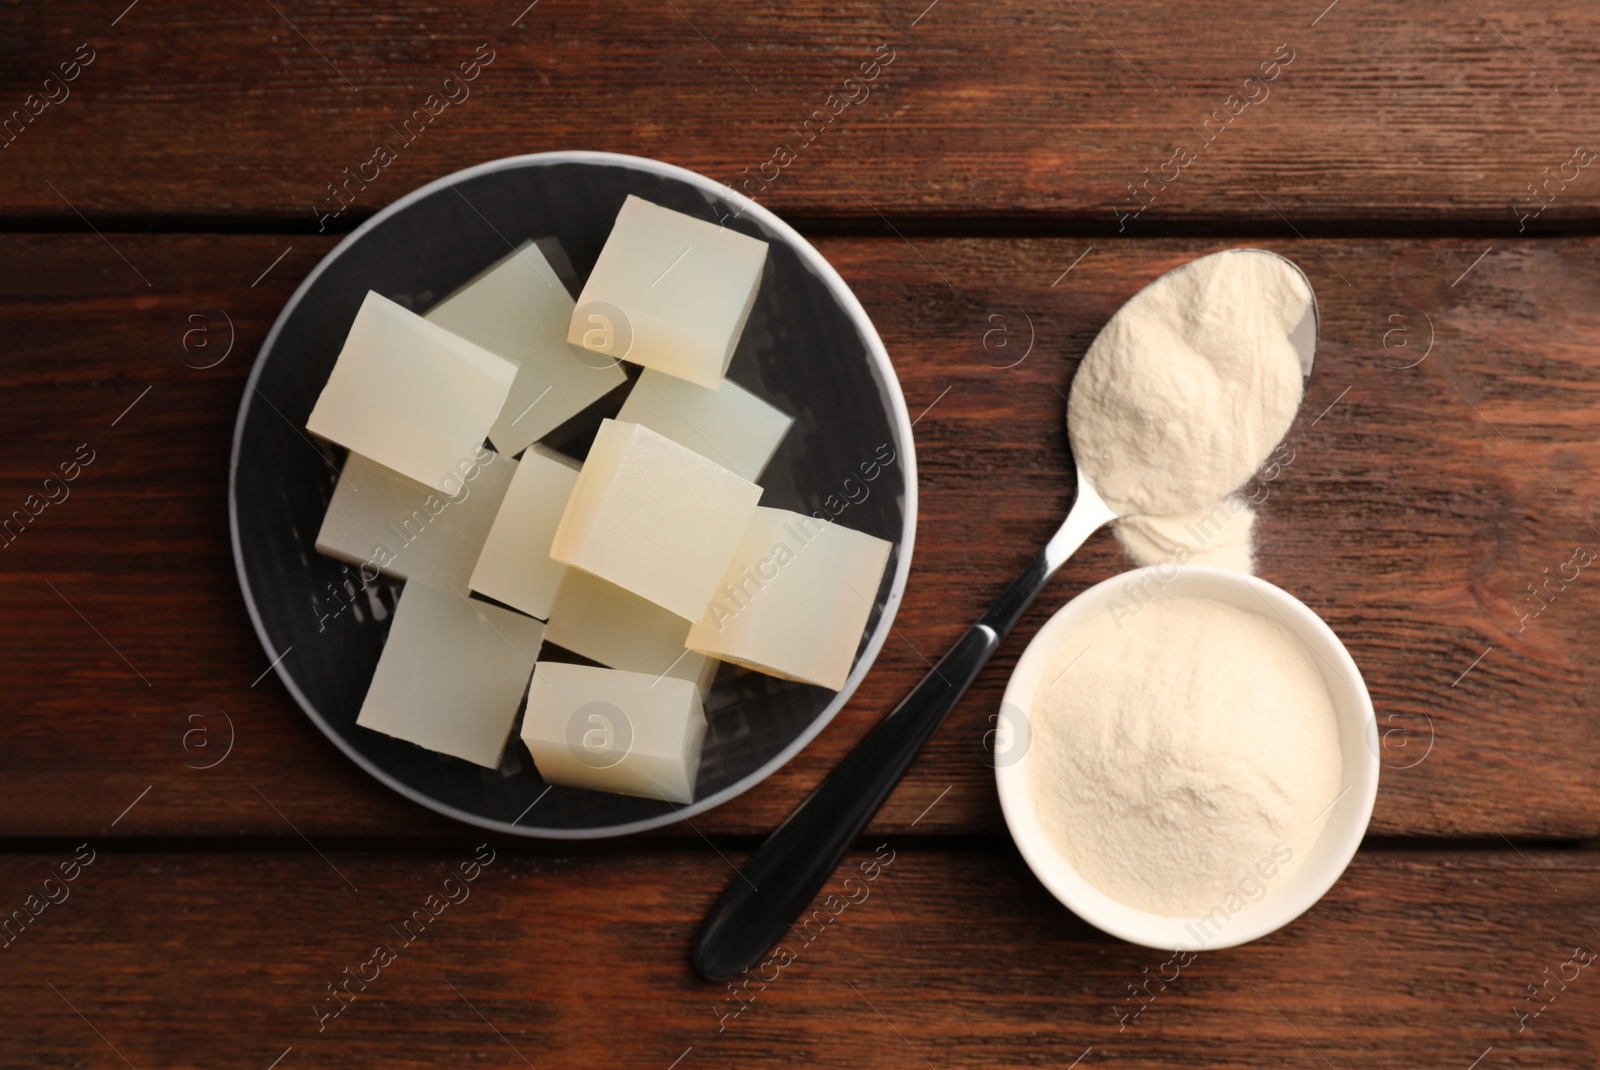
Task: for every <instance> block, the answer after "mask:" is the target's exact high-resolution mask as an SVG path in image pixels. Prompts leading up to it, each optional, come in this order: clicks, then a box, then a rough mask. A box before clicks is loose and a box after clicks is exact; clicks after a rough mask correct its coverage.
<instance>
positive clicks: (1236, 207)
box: [0, 0, 1600, 236]
mask: <svg viewBox="0 0 1600 1070" xmlns="http://www.w3.org/2000/svg"><path fill="white" fill-rule="evenodd" d="M520 6H521V5H519V4H516V3H498V2H497V3H493V4H490V3H487V2H483V0H479V2H476V3H471V4H441V3H437V2H430V0H402V2H399V3H395V4H388V5H385V6H384V8H383V10H382V11H381V12H378V13H374V12H373V11H372V10H371V9H370V7H369V6H368V5H364V4H358V3H353V2H348V0H347V2H344V3H337V4H335V3H322V4H307V3H298V4H288V5H282V4H280V5H276V7H274V5H267V4H254V5H223V6H220V7H219V6H217V5H214V4H205V3H201V2H200V0H183V2H176V0H174V2H164V3H161V4H144V5H139V6H137V7H135V8H133V9H132V10H131V11H128V12H126V13H123V14H121V15H120V16H119V15H117V14H116V12H112V11H110V10H109V9H108V8H107V6H106V5H104V4H91V3H87V2H83V0H75V2H72V3H58V4H51V5H49V6H48V7H45V6H43V5H6V7H5V9H4V11H3V12H0V71H3V72H4V74H3V75H0V80H3V84H4V88H5V93H4V97H3V98H0V104H3V107H4V109H5V111H4V112H3V113H0V114H3V116H4V117H9V116H10V115H11V114H12V111H13V110H16V111H17V118H16V119H15V120H13V123H14V128H13V129H10V130H8V131H7V133H6V134H5V136H4V137H3V138H0V141H5V142H6V143H7V147H6V148H4V149H3V150H0V152H3V154H4V160H5V167H4V168H3V169H0V205H3V206H4V208H3V213H4V215H7V216H11V217H14V218H17V217H21V218H30V219H39V218H49V219H54V220H60V221H63V222H64V223H70V224H71V225H73V226H77V225H79V221H78V217H77V214H76V213H77V212H78V211H82V212H84V213H86V214H88V215H90V216H91V217H98V218H101V219H102V220H105V219H119V218H120V219H127V218H131V217H139V216H145V215H148V214H152V213H154V214H159V215H163V216H167V217H182V218H186V219H192V218H199V219H238V218H241V217H244V216H262V217H272V218H274V219H277V220H281V221H284V222H286V223H288V224H292V225H295V226H298V227H301V228H312V227H314V226H315V225H316V221H317V219H318V217H319V215H320V214H322V213H324V212H326V211H329V210H332V209H333V208H335V207H336V205H337V202H335V201H333V200H330V197H331V193H330V185H338V184H340V183H343V182H346V181H349V180H350V177H349V176H351V175H355V176H357V178H356V180H354V181H353V182H352V184H351V185H350V186H349V191H350V192H349V194H348V196H347V197H345V198H344V199H345V200H348V201H351V202H352V206H351V207H350V209H349V211H348V214H347V215H346V217H345V218H344V220H343V221H342V222H341V223H340V225H348V224H349V222H350V221H352V220H354V219H357V218H359V217H361V216H363V215H365V214H367V213H370V212H371V211H372V210H374V209H376V208H377V207H379V206H381V205H383V204H386V203H388V202H389V201H392V200H394V199H395V198H396V197H398V196H399V195H400V194H401V193H403V192H405V191H406V190H409V189H411V188H413V187H415V186H417V185H420V184H421V183H423V182H425V181H428V180H431V179H433V178H436V177H438V176H440V175H443V174H446V173H448V172H450V171H453V170H456V169H458V168H461V167H464V166H467V165H470V164H473V163H477V162H479V161H482V160H489V159H494V158H496V157H501V156H509V155H515V154H518V153H524V152H532V151H541V150H550V149H569V148H587V149H602V150H611V151H618V152H627V153H634V154H638V155H643V156H651V157H656V158H660V159H664V160H667V161H670V162H672V163H677V164H682V165H684V166H687V167H691V168H694V169H696V170H699V171H702V172H704V173H706V174H709V175H711V176H713V177H715V178H716V179H717V180H719V181H728V182H741V183H742V182H744V181H746V180H747V178H749V176H755V177H754V178H753V179H750V181H751V186H750V190H751V191H752V192H754V193H756V194H758V195H760V196H761V197H762V199H763V200H766V201H768V202H770V203H771V204H773V205H775V206H776V207H778V208H779V209H780V210H782V211H784V212H788V213H803V214H806V215H809V216H825V217H843V218H847V219H852V220H857V221H870V222H871V223H872V225H874V226H877V225H878V222H877V219H876V211H879V210H881V211H884V212H887V213H889V214H891V215H896V216H917V215H920V216H931V217H940V218H948V217H955V216H980V217H984V218H989V219H994V218H1002V217H1003V218H1011V219H1015V220H1022V221H1040V220H1053V221H1056V222H1058V223H1060V224H1062V225H1068V226H1072V227H1077V228H1092V229H1094V230H1095V231H1097V232H1100V233H1111V232H1115V231H1117V230H1119V228H1121V227H1128V228H1132V232H1138V231H1139V229H1140V228H1159V227H1160V226H1162V225H1163V223H1167V224H1173V223H1193V222H1197V221H1198V222H1205V221H1212V222H1216V221H1233V222H1239V221H1249V222H1251V223H1253V224H1254V225H1257V226H1260V227H1263V228H1266V229H1267V232H1268V233H1274V234H1285V235H1287V234H1288V233H1289V230H1288V228H1287V227H1286V226H1285V225H1284V223H1283V219H1282V216H1284V215H1286V216H1288V217H1290V218H1293V219H1295V220H1296V221H1297V223H1299V224H1300V225H1302V226H1304V225H1307V224H1313V223H1315V224H1324V223H1325V224H1329V225H1332V224H1335V223H1337V222H1338V221H1342V220H1346V219H1350V218H1353V217H1356V218H1361V219H1364V220H1367V221H1369V222H1381V221H1392V220H1412V221H1440V220H1452V221H1455V222H1458V223H1459V222H1461V221H1474V222H1475V223H1476V224H1477V225H1478V226H1480V227H1482V228H1485V229H1488V230H1492V231H1493V233H1495V234H1502V235H1506V236H1511V235H1514V234H1517V233H1519V232H1520V228H1521V227H1522V226H1523V225H1524V223H1523V222H1521V221H1520V219H1521V217H1524V216H1535V215H1536V216H1537V218H1535V219H1534V220H1533V221H1532V223H1531V226H1533V227H1535V228H1541V229H1542V228H1557V229H1563V228H1572V227H1588V228H1592V227H1593V225H1594V223H1595V221H1596V218H1597V209H1600V181H1597V180H1596V178H1595V177H1594V173H1593V171H1592V168H1589V167H1587V166H1586V163H1585V161H1590V162H1592V161H1593V159H1594V156H1593V154H1592V150H1593V149H1594V148H1595V138H1596V136H1597V135H1596V134H1595V133H1594V131H1593V129H1592V127H1591V126H1590V125H1589V124H1588V121H1587V120H1586V118H1585V116H1586V115H1588V114H1589V113H1590V112H1592V111H1593V105H1594V93H1595V86H1596V85H1597V84H1600V78H1597V76H1600V12H1597V11H1596V10H1595V8H1594V6H1593V5H1592V4H1587V3H1583V2H1581V0H1542V2H1538V3H1532V4H1523V5H1506V4H1499V5H1488V6H1484V5H1472V4H1466V5H1452V6H1449V7H1447V8H1444V9H1438V8H1435V7H1431V6H1429V7H1423V6H1416V5H1390V6H1387V7H1373V6H1371V5H1367V6H1359V5H1350V4H1345V5H1343V6H1342V7H1340V6H1335V5H1329V9H1328V10H1326V11H1324V12H1322V13H1321V14H1318V12H1317V11H1316V10H1313V8H1320V7H1321V6H1322V5H1319V4H1311V5H1307V4H1304V3H1299V2H1295V0H1268V2H1266V3H1262V4H1252V5H1249V6H1248V7H1245V6H1240V5H1236V4H1228V3H1221V2H1217V0H1209V2H1204V3H1191V4H1183V5H1178V6H1172V5H1168V4H1164V3H1159V2H1157V0H1144V2H1142V3H1136V4H1123V5H1110V4H1104V3H1088V4H1077V5H1068V6H1066V7H1065V8H1063V7H1061V6H1056V5H1038V4H1032V3H1027V2H1023V0H1009V2H1002V3H989V4H938V5H936V6H935V5H929V4H927V3H926V0H908V2H904V3H894V4H882V3H856V4H847V5H843V6H841V5H838V4H823V3H820V2H817V0H803V2H801V3H797V4H785V5H782V6H781V7H776V8H766V9H763V8H761V7H751V6H740V5H732V4H679V5H676V10H675V9H674V7H673V6H670V5H662V4H658V3H654V2H653V0H625V2H623V3H620V4H607V5H596V4H587V3H580V2H578V0H543V2H542V3H540V4H538V6H537V8H536V9H533V8H530V9H529V10H528V11H526V12H524V13H523V14H522V15H521V16H520V17H519V16H517V15H516V12H515V11H514V10H513V9H515V8H517V7H520ZM514 17H515V18H517V22H516V24H515V25H514V26H513V25H512V24H511V20H512V19H513V18H514ZM114 20H115V21H114ZM81 44H86V45H87V46H88V48H89V51H85V52H84V53H83V55H84V56H91V55H92V56H93V61H92V62H91V63H90V64H89V66H87V67H81V64H80V68H81V69H80V70H79V71H78V73H77V77H76V78H75V80H73V81H71V82H67V83H65V84H62V83H59V82H56V83H51V84H49V85H47V84H46V79H47V78H49V77H50V76H51V75H52V74H55V73H57V68H58V66H59V65H60V64H68V65H69V67H68V70H69V71H70V70H72V68H71V66H70V64H72V63H74V62H77V61H76V60H74V55H75V51H76V50H77V49H78V46H79V45H81ZM480 45H483V46H485V49H486V50H485V51H484V52H482V53H481V55H483V56H485V57H489V56H492V57H493V59H492V61H491V62H489V64H488V66H487V67H484V66H482V65H481V63H480V66H479V67H478V68H477V70H478V73H477V75H476V77H475V78H474V79H473V80H472V81H471V82H470V83H468V84H466V85H453V86H452V87H450V88H448V90H447V87H446V85H445V78H446V77H447V76H449V75H451V74H453V73H457V72H458V67H459V66H460V65H461V64H463V63H467V64H469V65H470V64H471V63H474V62H478V61H477V60H475V59H474V57H475V56H476V55H479V54H480V53H479V52H478V51H477V50H478V49H479V46H480ZM880 45H882V46H886V50H885V51H883V52H878V51H877V50H878V48H879V46H880ZM880 56H881V57H882V59H883V60H885V61H888V62H887V65H886V66H884V65H882V64H881V63H880V66H879V67H877V68H873V67H871V66H870V64H872V63H874V62H877V60H876V59H875V57H880ZM1279 57H1281V58H1279ZM863 64H868V65H869V66H868V67H867V68H866V69H867V71H869V72H875V77H874V78H873V80H872V81H870V82H868V83H865V84H862V83H856V82H848V81H847V80H848V79H850V78H851V76H852V75H859V74H860V73H861V70H862V65H863ZM471 69H472V68H471V67H470V66H469V70H471ZM1263 73H1269V74H1271V75H1272V77H1271V78H1270V79H1269V80H1265V81H1262V80H1260V77H1261V75H1262V74H1263ZM1252 76H1254V77H1256V78H1257V79H1258V80H1256V81H1248V80H1249V79H1251V78H1252ZM52 94H53V95H54V96H55V97H57V98H60V99H61V102H60V103H58V104H49V103H47V101H48V99H49V97H50V95H52ZM65 94H70V95H65ZM30 95H31V97H32V100H31V103H30ZM430 95H432V96H433V102H432V103H431V104H430V103H429V98H430ZM830 96H831V97H832V103H831V104H830V103H829V100H830ZM449 97H453V98H454V99H456V101H457V103H454V104H448V105H446V102H447V100H448V98H449ZM851 99H854V100H856V101H857V103H854V104H849V103H846V101H848V100H851ZM1251 101H1254V102H1253V103H1252V102H1251ZM427 108H431V109H432V110H434V111H437V113H438V114H437V115H434V116H430V115H429V114H428V112H427V110H426V109H427ZM419 109H423V110H424V120H425V121H421V122H418V123H416V124H415V125H414V127H413V129H412V130H411V131H403V130H402V128H403V126H404V124H405V122H406V120H407V119H408V118H409V117H411V116H413V115H414V114H416V113H417V112H418V110H419ZM819 109H821V110H822V112H823V116H824V118H825V119H826V120H827V121H826V122H823V121H814V123H813V126H812V128H810V129H809V130H807V129H805V128H804V127H803V124H804V123H805V122H806V121H807V120H808V118H809V117H810V116H811V115H812V114H813V113H814V112H816V111H817V110H819ZM30 111H37V112H38V114H37V115H36V116H31V115H30ZM834 113H837V114H836V115H835V114H834ZM1208 119H1210V124H1211V125H1210V126H1207V120H1208ZM416 130H420V131H421V133H420V134H419V133H416V132H415V131H416ZM380 147H383V148H385V149H387V150H388V155H385V154H381V153H379V152H378V150H379V148H380ZM780 148H783V149H787V155H785V154H782V153H779V152H778V151H777V150H779V149H780ZM1579 149H1584V150H1589V151H1588V154H1584V153H1579V152H1578V150H1579ZM1180 150H1183V151H1187V152H1188V153H1191V154H1192V155H1191V156H1185V155H1183V151H1180ZM1575 153H1577V155H1575ZM390 155H392V157H393V160H392V162H388V159H389V156H390ZM363 167H365V170H364V171H363ZM1563 167H1565V172H1563ZM1563 173H1565V175H1566V177H1565V178H1563ZM363 175H364V176H365V180H364V181H363V180H362V176H363ZM763 175H765V176H766V177H765V180H763V179H762V176H763ZM1147 181H1149V182H1150V183H1151V184H1149V185H1145V183H1146V182H1147ZM1545 182H1548V183H1549V184H1548V185H1543V183H1545ZM1536 184H1538V185H1536ZM1135 186H1137V187H1138V190H1137V192H1135V190H1134V187H1135ZM1535 193H1537V194H1538V197H1539V199H1538V200H1535V199H1534V196H1535ZM1546 204H1547V205H1548V207H1547V208H1544V207H1540V205H1546ZM1141 205H1145V206H1147V207H1141ZM1518 205H1521V206H1522V207H1521V208H1519V207H1517V206H1518ZM1133 213H1140V214H1138V215H1137V218H1136V219H1123V217H1127V216H1130V214H1133ZM1280 213H1281V215H1280ZM1119 220H1120V222H1119Z"/></svg>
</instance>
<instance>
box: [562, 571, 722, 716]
mask: <svg viewBox="0 0 1600 1070" xmlns="http://www.w3.org/2000/svg"><path fill="white" fill-rule="evenodd" d="M549 621H550V623H549V624H548V625H547V626H546V627H545V632H544V637H545V640H546V641H547V642H551V643H554V644H555V645H556V646H559V647H562V648H564V649H566V650H570V651H572V652H573V653H574V654H582V655H583V656H584V657H586V658H588V659H590V660H591V661H598V662H599V663H600V664H602V665H605V666H608V667H609V668H613V669H624V670H626V671H628V672H642V673H649V674H650V676H652V677H656V676H662V675H666V676H673V677H676V678H678V679H680V680H690V681H693V683H694V685H695V686H696V687H698V688H699V689H700V694H701V696H702V697H703V696H704V695H705V693H706V689H707V688H709V687H710V686H711V678H712V677H713V676H715V675H716V672H717V660H716V659H715V658H710V657H707V656H706V655H704V654H699V653H696V652H695V651H693V650H690V649H689V648H688V647H687V646H685V645H684V643H685V640H687V639H688V637H689V622H688V621H686V620H684V619H683V618H682V617H680V616H678V615H677V614H676V613H672V612H670V611H668V610H665V609H662V608H661V607H660V606H658V605H656V604H655V603H654V602H649V601H646V600H645V599H643V598H640V597H639V596H638V595H636V594H629V593H628V592H627V591H624V590H623V589H622V588H621V587H618V586H617V585H616V584H614V583H607V582H606V581H605V580H603V579H601V578H600V577H598V576H591V575H589V573H587V572H583V571H581V570H579V569H575V568H569V569H566V570H565V575H563V576H562V577H561V584H560V586H559V587H557V588H556V596H555V602H554V604H553V605H552V606H551V607H550V618H549Z"/></svg>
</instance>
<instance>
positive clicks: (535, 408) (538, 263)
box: [425, 242, 627, 456]
mask: <svg viewBox="0 0 1600 1070" xmlns="http://www.w3.org/2000/svg"><path fill="white" fill-rule="evenodd" d="M572 309H573V303H572V295H571V294H569V293H568V292H567V288H566V286H564V285H563V284H562V282H561V280H560V279H559V278H558V277H557V275H556V271H555V269H554V268H552V267H551V265H550V263H549V261H547V260H546V259H545V257H544V255H543V254H542V253H541V252H540V251H539V247H538V246H537V245H535V244H534V243H533V242H523V243H522V245H520V246H518V248H517V250H516V251H515V252H513V253H512V254H510V255H509V256H507V257H505V258H504V259H502V260H500V261H498V262H497V263H495V264H494V265H493V266H492V267H490V268H489V269H488V270H487V271H485V272H484V273H483V274H481V275H479V276H478V277H477V278H475V279H473V280H472V281H471V282H469V283H467V284H466V285H465V286H463V287H462V288H461V289H459V290H457V291H456V292H455V293H453V294H451V295H450V296H449V297H447V298H445V299H444V300H443V301H441V302H439V304H437V305H435V306H434V307H433V309H432V310H431V311H429V313H428V314H427V316H426V317H425V318H426V319H427V320H428V321H429V322H431V323H437V324H438V325H439V326H441V327H443V328H445V329H446V330H448V331H450V332H451V333H452V334H456V335H459V336H461V337H462V338H465V339H467V340H468V341H469V342H474V343H476V344H477V345H480V346H482V347H483V348H484V349H487V350H488V351H489V352H491V353H495V354H497V355H499V356H501V357H504V358H505V359H506V360H509V361H510V362H511V363H512V364H514V365H516V366H517V372H516V380H515V382H513V383H512V384H511V391H510V393H509V394H507V395H506V400H505V404H504V405H503V406H502V407H501V408H500V413H499V416H498V417H497V418H496V419H495V421H494V425H493V426H492V427H490V428H489V441H490V442H492V443H494V448H495V449H497V450H499V451H500V452H501V453H504V454H506V455H508V456H510V455H512V454H516V453H521V452H522V451H523V450H524V449H526V448H527V447H528V445H529V444H530V443H533V442H536V441H538V440H539V439H541V438H543V437H544V436H545V435H547V434H549V433H550V431H551V430H552V429H553V428H555V427H556V425H558V424H561V423H563V422H565V421H566V420H568V419H570V418H571V417H573V416H576V415H577V414H578V413H579V412H581V411H582V410H583V409H585V408H587V407H588V406H589V405H591V404H593V403H594V402H596V401H598V400H599V399H600V398H602V397H604V396H605V395H606V394H607V393H609V392H611V391H612V390H615V389H616V388H617V387H618V386H620V385H622V383H623V382H624V381H625V379H626V378H627V377H626V376H625V375H624V374H623V372H622V369H621V368H620V367H618V366H617V362H616V361H615V360H613V359H611V358H609V357H605V356H601V355H599V354H594V353H589V352H588V351H586V350H583V349H579V348H577V347H574V346H569V345H568V344H567V327H568V325H569V324H570V322H571V320H572Z"/></svg>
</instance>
